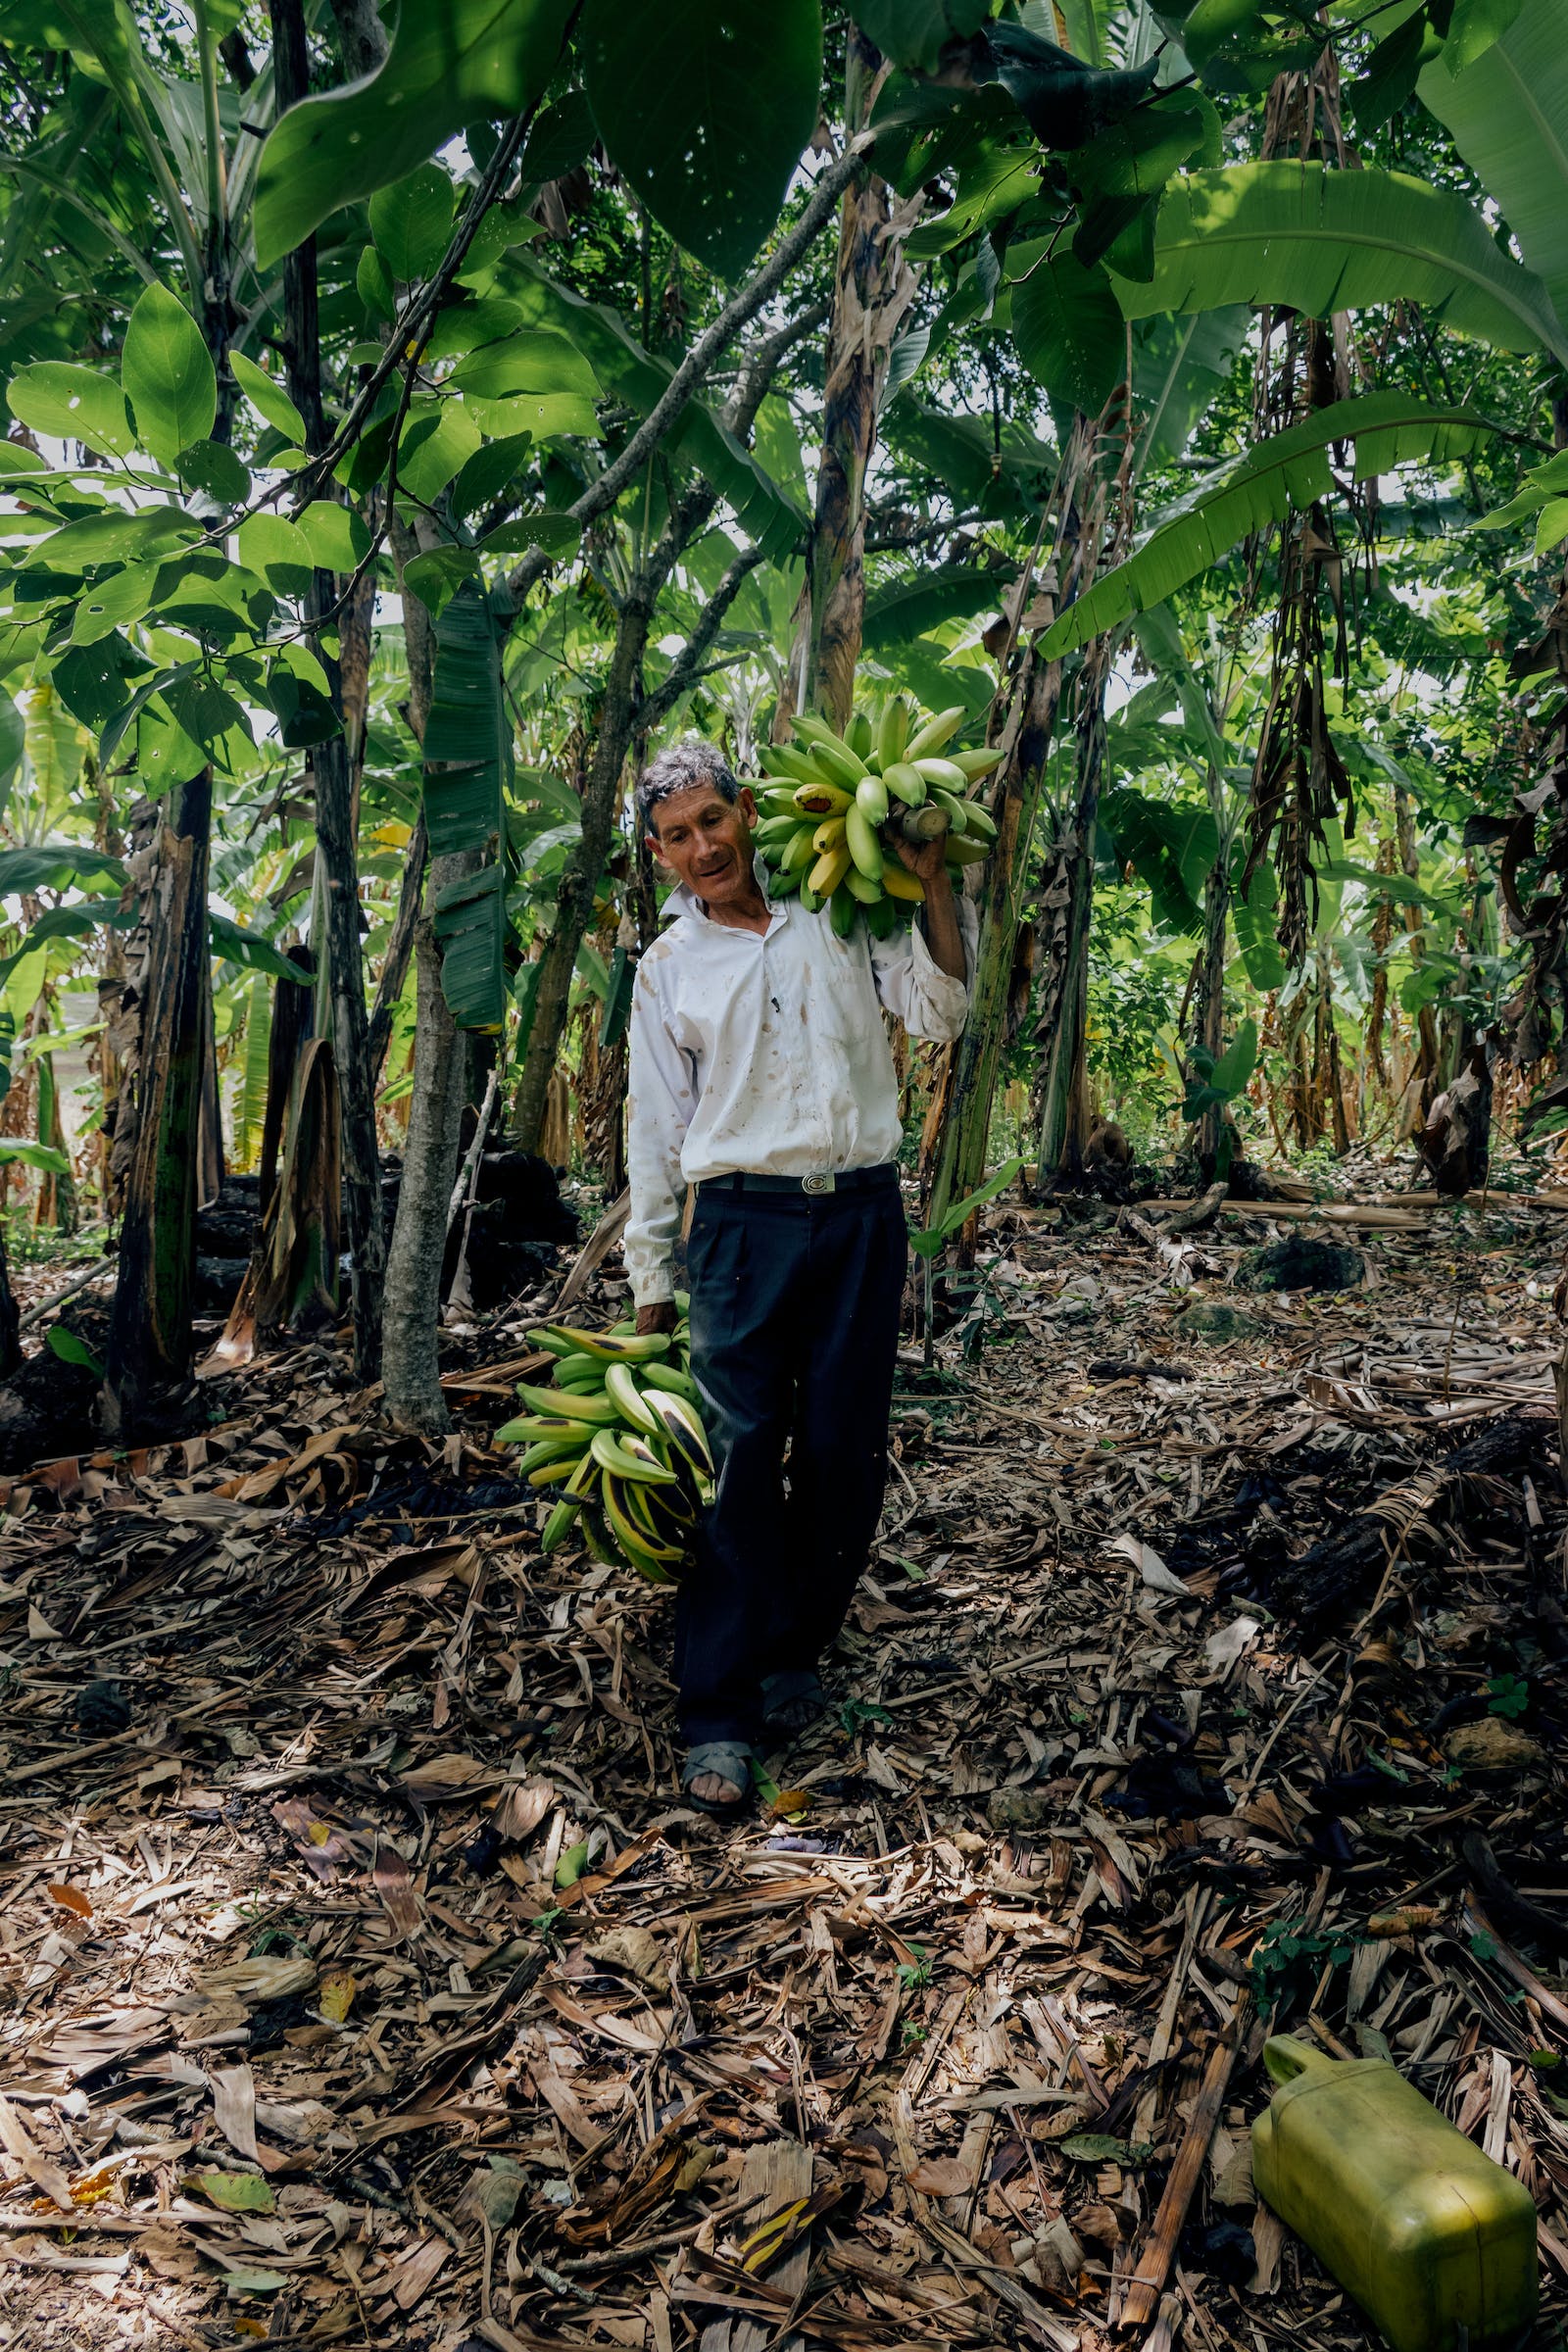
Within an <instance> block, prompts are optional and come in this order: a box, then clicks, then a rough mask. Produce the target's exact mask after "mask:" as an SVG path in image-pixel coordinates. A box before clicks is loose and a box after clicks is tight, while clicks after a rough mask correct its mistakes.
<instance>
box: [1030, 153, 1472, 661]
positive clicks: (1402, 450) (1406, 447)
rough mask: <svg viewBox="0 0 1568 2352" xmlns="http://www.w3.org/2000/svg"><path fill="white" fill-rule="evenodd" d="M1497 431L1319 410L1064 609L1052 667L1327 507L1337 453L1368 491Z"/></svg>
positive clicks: (1346, 404) (1191, 501)
mask: <svg viewBox="0 0 1568 2352" xmlns="http://www.w3.org/2000/svg"><path fill="white" fill-rule="evenodd" d="M1351 176H1360V175H1358V174H1357V175H1351ZM1492 430H1493V427H1492V426H1491V425H1490V424H1489V423H1488V422H1487V420H1486V418H1485V417H1481V416H1478V415H1477V413H1476V412H1475V410H1474V409H1465V408H1432V407H1429V406H1428V405H1427V404H1426V403H1425V402H1424V401H1421V400H1419V399H1417V398H1416V397H1415V396H1414V395H1413V394H1411V393H1406V392H1370V393H1367V394H1365V395H1364V396H1363V397H1362V398H1360V399H1358V400H1341V401H1336V402H1335V403H1334V405H1333V406H1332V407H1331V408H1327V409H1320V410H1318V411H1317V412H1316V414H1315V415H1313V416H1311V417H1305V418H1303V419H1302V421H1301V422H1300V423H1299V424H1293V425H1291V426H1290V427H1289V428H1288V429H1287V430H1286V431H1285V432H1283V433H1275V434H1273V435H1272V436H1271V437H1270V438H1269V439H1268V440H1266V441H1262V442H1259V443H1258V445H1257V447H1256V448H1255V449H1251V450H1249V451H1248V453H1247V455H1246V456H1245V457H1243V458H1241V459H1239V460H1237V461H1236V462H1235V463H1233V464H1232V465H1230V466H1222V467H1220V468H1219V469H1218V470H1217V472H1216V473H1215V474H1214V475H1212V476H1210V478H1209V480H1208V481H1206V482H1204V483H1202V484H1201V485H1200V486H1199V488H1198V489H1197V490H1195V491H1193V492H1192V493H1191V494H1190V495H1189V496H1188V497H1187V498H1185V499H1183V500H1181V502H1180V503H1179V504H1178V505H1177V506H1176V507H1174V508H1172V509H1171V510H1170V512H1169V514H1168V515H1167V516H1166V519H1165V520H1164V521H1163V522H1162V523H1161V524H1160V525H1159V527H1158V528H1157V529H1156V530H1154V531H1153V532H1152V534H1151V536H1150V537H1149V538H1148V539H1146V540H1145V541H1144V544H1143V546H1142V547H1140V548H1139V549H1138V550H1137V552H1136V553H1135V554H1133V555H1132V556H1130V557H1129V558H1128V559H1127V562H1126V563H1125V564H1117V565H1116V567H1115V569H1114V570H1113V571H1107V572H1105V573H1104V574H1103V577H1102V578H1100V579H1098V580H1097V581H1096V582H1095V584H1094V586H1093V587H1092V588H1091V589H1090V590H1089V592H1088V594H1087V595H1085V596H1081V597H1080V598H1079V599H1078V601H1077V603H1076V604H1073V605H1069V606H1068V608H1067V610H1066V612H1065V613H1062V614H1061V616H1060V617H1059V619H1058V620H1057V621H1056V622H1055V624H1054V627H1053V628H1052V629H1051V630H1050V631H1049V632H1048V634H1047V636H1046V638H1045V640H1044V644H1043V647H1042V651H1043V653H1044V655H1045V658H1046V660H1047V661H1051V660H1054V657H1055V656H1056V655H1058V654H1064V653H1070V652H1071V651H1072V650H1073V648H1074V647H1075V646H1081V645H1086V644H1087V643H1088V642H1089V640H1090V638H1091V637H1098V636H1099V635H1101V634H1102V632H1103V631H1104V630H1106V629H1111V628H1114V627H1115V626H1116V625H1117V623H1118V622H1119V621H1123V620H1127V619H1129V618H1130V617H1131V615H1132V614H1133V613H1143V612H1147V611H1148V610H1149V609H1150V607H1152V606H1153V605H1159V604H1163V603H1164V601H1165V599H1166V598H1167V597H1168V596H1173V595H1174V594H1175V592H1176V591H1177V589H1178V588H1184V587H1185V586H1186V585H1187V583H1188V581H1189V580H1193V579H1196V578H1197V577H1198V575H1199V573H1200V572H1201V571H1205V570H1207V569H1208V568H1209V566H1210V565H1212V564H1217V563H1219V562H1220V560H1221V559H1222V558H1223V557H1224V556H1226V555H1228V554H1229V553H1230V551H1231V549H1232V548H1233V547H1236V546H1237V545H1238V544H1239V543H1240V542H1241V541H1242V540H1243V539H1246V538H1247V537H1249V536H1250V533H1252V532H1253V531H1260V530H1263V529H1264V528H1265V527H1266V526H1267V525H1268V524H1269V523H1271V522H1277V521H1278V520H1279V519H1280V517H1281V515H1284V514H1285V512H1286V510H1287V509H1288V508H1291V507H1297V508H1301V507H1308V506H1310V505H1312V503H1313V502H1314V501H1315V500H1317V499H1320V498H1325V497H1327V496H1328V494H1329V492H1330V490H1331V489H1332V487H1333V481H1334V476H1333V473H1332V470H1331V467H1330V463H1329V452H1330V450H1331V449H1333V448H1334V447H1335V446H1336V444H1339V443H1344V444H1346V445H1348V446H1349V447H1352V448H1353V451H1354V455H1353V458H1352V460H1351V471H1352V472H1353V474H1354V476H1355V478H1356V479H1357V480H1358V481H1365V480H1367V479H1368V478H1369V477H1370V476H1372V475H1374V474H1380V473H1390V472H1392V471H1393V470H1394V468H1395V466H1400V465H1412V464H1414V465H1423V466H1445V465H1449V464H1451V463H1452V462H1453V461H1454V460H1455V459H1457V458H1460V457H1463V456H1465V455H1466V454H1467V453H1468V452H1469V451H1470V450H1473V449H1475V448H1477V447H1478V446H1479V444H1480V443H1481V442H1482V441H1484V440H1486V439H1487V438H1488V436H1489V435H1490V434H1491V432H1492Z"/></svg>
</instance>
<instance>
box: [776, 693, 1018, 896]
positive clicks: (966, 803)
mask: <svg viewBox="0 0 1568 2352" xmlns="http://www.w3.org/2000/svg"><path fill="white" fill-rule="evenodd" d="M963 718H964V712H963V711H962V709H961V708H957V709H955V710H952V711H940V712H939V713H938V714H937V716H936V717H935V718H922V717H921V716H920V714H919V712H918V711H911V709H910V707H909V704H908V703H907V701H906V700H905V698H904V696H903V695H902V694H896V695H895V696H894V697H893V699H892V700H891V702H889V704H888V705H887V707H886V709H885V710H884V711H883V712H882V715H881V718H880V720H879V722H878V724H877V725H876V727H875V728H874V729H873V727H872V724H871V720H870V718H869V717H868V715H867V714H866V713H865V712H864V711H857V712H856V714H855V716H854V717H853V718H852V719H851V721H850V723H849V726H848V727H847V728H846V730H845V732H844V733H843V734H842V735H835V734H834V732H833V730H832V728H831V727H830V726H829V725H828V723H827V721H826V720H825V719H821V718H816V717H813V716H812V715H811V714H810V713H809V712H803V713H802V715H801V716H800V717H798V718H797V719H796V720H795V722H794V724H795V734H796V741H795V742H794V743H785V744H768V745H767V746H765V747H764V749H763V751H762V753H761V761H762V766H763V768H764V770H765V771H766V773H767V775H768V777H769V778H770V782H769V783H768V784H766V785H764V786H763V787H762V789H761V790H760V793H759V795H758V805H759V807H760V809H761V812H762V814H761V822H760V824H759V826H758V828H757V846H758V848H759V849H760V851H761V853H762V855H763V857H764V858H766V860H767V863H768V866H769V868H770V869H771V871H770V874H769V879H768V889H769V891H770V892H771V894H772V896H773V897H774V898H776V899H778V898H786V897H788V896H789V895H790V894H791V893H792V892H793V893H795V894H797V895H798V896H799V898H800V902H801V905H802V906H803V907H806V908H807V909H808V911H809V912H810V913H815V911H816V909H817V908H818V907H823V906H825V907H827V908H828V910H829V913H830V915H831V917H832V921H833V928H834V930H835V931H836V932H837V933H838V934H839V936H840V938H841V939H843V938H847V937H848V936H849V933H850V932H851V930H852V929H853V928H854V925H855V918H856V916H857V914H859V913H863V914H864V916H865V919H866V923H867V925H868V927H869V929H870V930H871V932H872V933H873V935H874V936H875V937H876V938H878V939H886V938H887V936H888V935H889V933H890V932H891V931H892V930H894V928H895V927H896V926H897V925H898V924H899V923H900V922H907V920H908V919H909V916H910V913H911V911H912V909H913V908H914V907H916V906H918V905H919V903H920V901H921V900H922V899H923V898H924V897H925V887H924V885H923V883H922V882H921V881H920V879H919V877H918V875H916V874H911V873H910V871H909V869H908V867H907V865H906V864H905V863H904V861H903V859H902V858H900V856H899V852H898V847H897V844H898V839H899V837H900V836H901V835H902V837H903V839H904V840H906V841H908V842H926V841H935V840H937V839H938V838H939V837H941V838H943V839H945V841H946V845H947V847H946V856H947V862H948V865H949V867H950V868H951V869H954V870H956V869H957V868H958V867H959V866H963V865H972V864H975V863H977V862H978V860H979V859H981V858H985V857H987V856H988V855H989V854H990V849H991V844H992V842H993V841H995V839H996V837H997V828H996V825H995V824H994V823H993V821H992V818H991V816H990V813H989V811H988V810H986V809H982V808H981V807H980V805H979V803H978V802H977V801H976V800H974V799H973V798H972V797H971V795H972V794H973V791H974V787H975V786H976V784H978V783H979V781H980V779H981V778H982V777H983V776H988V775H990V773H991V771H992V769H993V768H995V767H999V766H1000V765H1001V764H1002V759H1003V755H1002V753H1001V752H1000V751H984V752H949V751H948V750H947V746H948V744H949V742H950V741H951V739H952V737H953V736H955V735H956V733H957V731H958V728H959V727H960V726H961V725H962V723H963Z"/></svg>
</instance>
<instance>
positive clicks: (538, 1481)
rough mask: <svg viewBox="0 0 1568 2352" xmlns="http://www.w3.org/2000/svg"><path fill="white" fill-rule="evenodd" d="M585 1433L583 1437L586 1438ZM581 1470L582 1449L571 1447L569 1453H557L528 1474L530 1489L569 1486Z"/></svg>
mask: <svg viewBox="0 0 1568 2352" xmlns="http://www.w3.org/2000/svg"><path fill="white" fill-rule="evenodd" d="M587 1434H588V1433H587V1431H586V1430H585V1431H584V1432H583V1435H584V1436H585V1437H586V1436H587ZM581 1468H582V1447H581V1446H573V1448H572V1450H571V1452H570V1453H558V1454H555V1455H553V1456H552V1458H551V1459H550V1460H549V1461H548V1462H541V1463H540V1464H539V1465H538V1467H537V1468H536V1469H533V1470H530V1471H529V1473H528V1484H529V1486H530V1487H559V1486H563V1485H566V1484H569V1483H570V1481H571V1480H572V1479H573V1478H575V1477H576V1475H577V1472H578V1471H579V1470H580V1469H581Z"/></svg>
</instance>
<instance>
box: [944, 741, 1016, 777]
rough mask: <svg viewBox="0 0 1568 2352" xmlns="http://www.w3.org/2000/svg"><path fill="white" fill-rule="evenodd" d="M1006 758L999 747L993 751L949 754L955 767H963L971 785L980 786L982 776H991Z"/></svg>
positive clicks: (995, 747)
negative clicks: (993, 770)
mask: <svg viewBox="0 0 1568 2352" xmlns="http://www.w3.org/2000/svg"><path fill="white" fill-rule="evenodd" d="M1006 756H1007V755H1006V753H1005V752H1004V751H1003V750H1001V749H1000V747H998V746H993V747H992V749H991V750H989V751H984V752H950V753H949V754H948V758H949V759H950V760H952V761H953V764H954V766H955V767H961V768H962V770H963V772H964V774H965V775H966V776H967V777H968V779H969V781H970V783H971V784H978V783H979V781H980V778H981V777H982V776H989V775H990V773H991V771H992V769H993V768H996V767H1000V766H1001V765H1002V762H1003V761H1004V760H1005V758H1006Z"/></svg>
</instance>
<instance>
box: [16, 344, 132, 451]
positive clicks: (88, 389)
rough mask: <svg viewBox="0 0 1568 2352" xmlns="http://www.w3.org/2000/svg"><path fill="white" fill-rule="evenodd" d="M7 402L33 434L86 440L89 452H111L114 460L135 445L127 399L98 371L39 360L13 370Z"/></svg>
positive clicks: (111, 377)
mask: <svg viewBox="0 0 1568 2352" xmlns="http://www.w3.org/2000/svg"><path fill="white" fill-rule="evenodd" d="M6 399H7V401H8V402H9V404H10V408H11V414H12V416H13V417H17V418H18V419H19V420H20V421H21V422H22V423H23V424H26V425H30V426H31V427H32V430H33V431H34V432H35V433H49V434H52V435H53V436H54V437H55V438H56V439H58V440H61V441H85V442H86V443H87V445H88V446H89V447H90V448H92V449H107V450H112V451H113V452H114V455H115V456H116V457H117V458H128V457H129V455H130V453H131V451H132V450H133V449H134V448H135V446H136V435H135V431H134V429H133V427H132V425H131V421H130V418H129V417H128V416H127V415H126V413H125V395H124V394H123V392H122V390H121V388H120V386H119V385H118V384H117V383H116V382H115V380H114V377H113V376H110V375H100V374H99V372H98V370H97V368H73V367H68V366H67V365H66V364H65V363H64V362H62V361H59V360H40V361H39V362H38V364H37V366H36V367H34V368H18V369H17V372H16V374H15V375H14V376H13V377H12V378H11V381H10V383H9V384H8V385H7V386H6Z"/></svg>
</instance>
